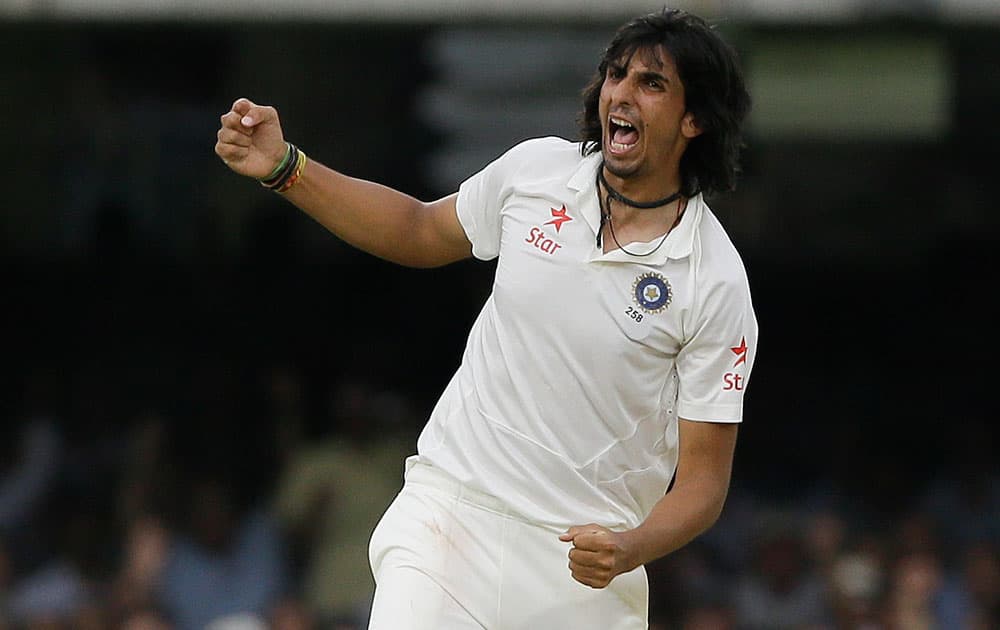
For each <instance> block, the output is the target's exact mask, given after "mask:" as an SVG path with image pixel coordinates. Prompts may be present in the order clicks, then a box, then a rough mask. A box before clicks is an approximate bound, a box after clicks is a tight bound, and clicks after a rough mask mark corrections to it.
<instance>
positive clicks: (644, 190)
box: [598, 163, 681, 209]
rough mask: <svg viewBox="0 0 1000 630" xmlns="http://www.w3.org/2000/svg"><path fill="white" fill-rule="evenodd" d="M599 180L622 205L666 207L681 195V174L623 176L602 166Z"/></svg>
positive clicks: (642, 207) (644, 207)
mask: <svg viewBox="0 0 1000 630" xmlns="http://www.w3.org/2000/svg"><path fill="white" fill-rule="evenodd" d="M598 180H599V182H600V184H601V185H602V187H603V188H604V190H605V193H610V194H611V196H612V198H614V199H615V200H616V201H618V202H619V204H620V205H624V206H628V207H631V208H640V209H649V208H658V207H660V206H665V205H667V204H668V203H670V202H671V201H674V200H675V199H677V197H678V196H679V195H680V194H681V178H680V173H678V172H674V173H672V175H671V176H666V177H659V176H651V175H646V176H642V175H639V176H621V175H619V174H617V173H615V172H614V171H613V170H612V169H610V168H608V166H607V165H606V164H605V163H602V164H601V167H600V170H599V171H598Z"/></svg>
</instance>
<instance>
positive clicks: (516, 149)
mask: <svg viewBox="0 0 1000 630" xmlns="http://www.w3.org/2000/svg"><path fill="white" fill-rule="evenodd" d="M500 159H501V160H503V161H504V162H508V163H511V164H517V165H526V166H530V167H531V168H538V167H539V166H560V165H566V166H574V165H576V164H578V163H579V162H580V160H582V159H583V154H582V153H581V152H580V143H579V142H572V141H570V140H566V139H565V138H560V137H558V136H544V137H539V138H529V139H527V140H522V141H521V142H518V143H517V144H515V145H514V146H512V147H510V148H509V149H507V151H505V152H504V153H503V155H502V156H501V157H500Z"/></svg>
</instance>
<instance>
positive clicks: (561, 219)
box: [542, 204, 573, 232]
mask: <svg viewBox="0 0 1000 630" xmlns="http://www.w3.org/2000/svg"><path fill="white" fill-rule="evenodd" d="M550 211H551V212H552V220H551V221H546V222H545V223H543V224H542V225H554V226H555V228H556V232H558V231H559V230H560V228H562V225H563V223H566V222H567V221H572V220H573V217H571V216H569V215H568V214H566V205H565V204H563V207H562V208H559V209H558V210H556V209H555V208H550Z"/></svg>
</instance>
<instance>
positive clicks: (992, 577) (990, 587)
mask: <svg viewBox="0 0 1000 630" xmlns="http://www.w3.org/2000/svg"><path fill="white" fill-rule="evenodd" d="M937 609H938V613H939V617H940V619H941V623H942V627H944V628H970V629H973V630H980V629H983V630H985V629H986V628H1000V555H998V553H997V549H996V547H994V546H993V545H991V544H990V543H988V542H981V543H978V544H975V545H970V546H969V547H967V548H966V549H964V553H963V554H962V557H961V558H960V563H959V566H958V571H957V572H956V575H950V576H947V577H946V578H945V583H944V585H943V587H942V589H941V591H940V593H939V597H938V599H937Z"/></svg>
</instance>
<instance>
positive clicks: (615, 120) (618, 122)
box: [610, 116, 633, 129]
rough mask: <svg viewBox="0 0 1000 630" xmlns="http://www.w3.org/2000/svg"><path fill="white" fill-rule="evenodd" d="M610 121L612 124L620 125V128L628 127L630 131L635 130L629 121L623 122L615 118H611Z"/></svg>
mask: <svg viewBox="0 0 1000 630" xmlns="http://www.w3.org/2000/svg"><path fill="white" fill-rule="evenodd" d="M610 120H611V122H612V123H614V124H616V125H618V126H619V127H628V128H629V129H632V128H633V127H632V123H630V122H629V121H627V120H622V119H621V118H615V117H614V116H611V117H610Z"/></svg>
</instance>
